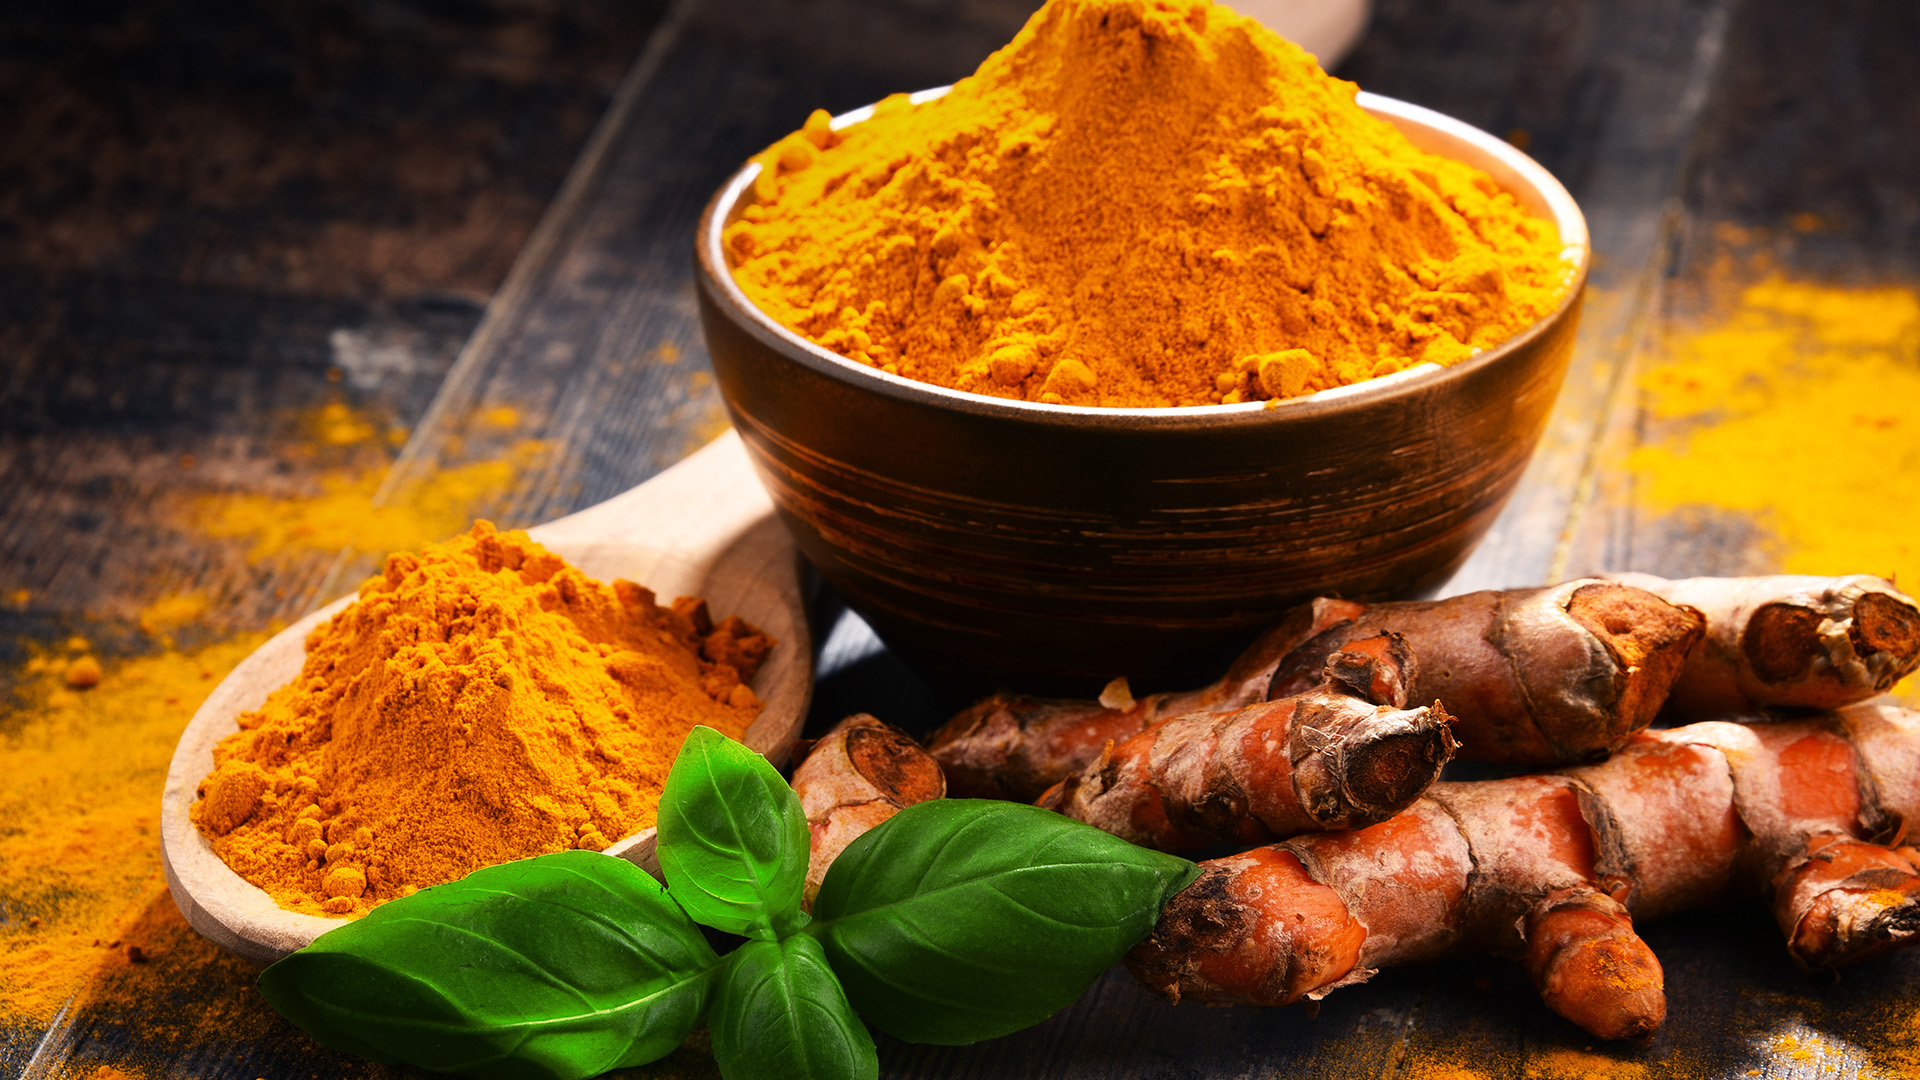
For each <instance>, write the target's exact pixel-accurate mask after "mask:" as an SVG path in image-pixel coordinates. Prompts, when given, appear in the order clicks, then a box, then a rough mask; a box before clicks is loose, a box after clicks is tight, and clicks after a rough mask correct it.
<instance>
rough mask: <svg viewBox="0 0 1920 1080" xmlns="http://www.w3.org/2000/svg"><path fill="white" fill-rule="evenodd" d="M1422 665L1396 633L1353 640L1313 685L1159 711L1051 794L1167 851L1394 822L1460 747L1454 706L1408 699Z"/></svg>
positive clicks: (1068, 809) (1056, 801) (1070, 812)
mask: <svg viewBox="0 0 1920 1080" xmlns="http://www.w3.org/2000/svg"><path fill="white" fill-rule="evenodd" d="M1412 667H1413V661H1412V660H1411V658H1410V657H1409V656H1408V654H1407V650H1406V645H1405V642H1403V641H1401V640H1400V638H1399V637H1397V636H1395V635H1392V634H1383V635H1380V636H1378V637H1372V638H1366V639H1363V640H1361V641H1356V642H1350V643H1348V644H1347V646H1346V647H1344V648H1342V649H1340V650H1338V651H1336V652H1334V653H1333V655H1332V656H1330V657H1329V658H1328V659H1327V663H1326V665H1325V667H1324V670H1323V679H1322V682H1321V684H1320V685H1319V686H1317V687H1315V688H1314V689H1312V690H1309V691H1307V692H1305V693H1302V694H1298V695H1295V696H1292V697H1285V698H1280V699H1278V700H1275V701H1264V702H1256V703H1254V704H1252V705H1247V706H1245V707H1243V708H1240V709H1237V710H1235V711H1233V712H1227V713H1218V712H1199V713H1193V714H1190V715H1187V716H1183V717H1176V718H1174V719H1171V720H1166V721H1163V722H1161V723H1158V724H1156V725H1154V726H1153V727H1150V728H1148V729H1147V730H1146V731H1143V732H1141V733H1140V734H1138V735H1134V736H1132V737H1131V738H1128V739H1126V740H1125V741H1123V742H1120V743H1119V744H1117V745H1115V746H1113V747H1111V748H1110V749H1109V750H1107V751H1106V752H1105V753H1104V754H1102V755H1101V757H1100V759H1099V760H1097V761H1095V762H1094V763H1093V764H1092V765H1089V766H1088V767H1087V768H1086V769H1085V770H1083V771H1082V772H1081V773H1080V774H1079V775H1077V776H1072V777H1069V778H1067V779H1066V780H1065V781H1063V782H1061V783H1060V784H1056V785H1055V786H1054V787H1052V788H1050V789H1049V790H1048V791H1047V793H1046V794H1045V795H1043V796H1041V798H1040V805H1041V806H1044V807H1047V808H1049V809H1053V810H1058V811H1060V812H1061V813H1063V814H1066V815H1067V816H1068V817H1072V818H1077V819H1078V820H1080V821H1084V822H1086V823H1087V824H1089V825H1094V826H1097V827H1098V828H1101V829H1105V830H1106V831H1108V832H1110V833H1113V834H1115V835H1117V836H1120V837H1123V838H1125V839H1127V840H1130V841H1132V842H1134V843H1136V844H1141V845H1144V846H1146V847H1154V848H1159V849H1161V850H1163V851H1186V850H1190V849H1192V848H1196V847H1200V846H1203V845H1205V844H1209V843H1213V842H1215V841H1220V840H1239V841H1243V842H1246V843H1263V842H1265V841H1268V840H1273V839H1277V838H1279V837H1283V836H1293V835H1296V834H1298V833H1303V832H1313V831H1318V830H1322V829H1346V828H1357V827H1359V826H1362V825H1369V824H1372V823H1373V822H1376V821H1384V820H1385V819H1387V818H1389V817H1392V816H1393V815H1394V814H1396V813H1398V812H1399V811H1400V810H1401V809H1403V808H1405V807H1406V805H1407V804H1408V803H1409V802H1411V801H1413V799H1414V798H1415V797H1417V796H1418V795H1419V794H1420V793H1421V792H1422V791H1424V790H1426V788H1427V786H1428V785H1429V784H1432V783H1433V781H1434V779H1435V778H1436V777H1438V776H1439V774H1440V767H1441V766H1442V765H1444V764H1446V762H1447V759H1448V758H1450V757H1452V756H1453V739H1452V738H1451V736H1449V734H1448V732H1447V719H1448V718H1447V714H1446V712H1445V710H1443V709H1441V708H1440V706H1439V705H1438V704H1435V705H1434V706H1433V707H1432V708H1416V709H1407V708H1405V706H1406V704H1407V684H1408V682H1409V681H1411V669H1412Z"/></svg>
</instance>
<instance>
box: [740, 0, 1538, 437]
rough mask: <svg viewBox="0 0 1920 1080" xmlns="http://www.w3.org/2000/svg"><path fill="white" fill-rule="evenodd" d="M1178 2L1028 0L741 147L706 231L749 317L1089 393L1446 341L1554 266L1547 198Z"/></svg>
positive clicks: (1233, 19) (1407, 359)
mask: <svg viewBox="0 0 1920 1080" xmlns="http://www.w3.org/2000/svg"><path fill="white" fill-rule="evenodd" d="M1355 90H1356V88H1355V87H1354V85H1353V84H1352V83H1348V82H1343V81H1340V80H1338V79H1334V78H1331V77H1329V76H1327V75H1326V74H1325V73H1324V72H1322V71H1321V70H1320V68H1319V66H1318V65H1317V64H1316V63H1315V62H1314V60H1313V58H1312V57H1311V56H1309V55H1308V54H1307V53H1305V52H1303V51H1301V50H1300V49H1299V48H1297V47H1295V46H1294V45H1292V44H1290V43H1288V42H1286V41H1284V40H1282V39H1281V38H1279V37H1278V36H1276V35H1274V34H1273V33H1271V32H1270V31H1268V30H1266V29H1265V28H1264V27H1262V26H1260V25H1259V24H1258V23H1256V22H1254V21H1253V20H1250V19H1246V18H1243V17H1241V16H1239V15H1236V14H1234V13H1233V12H1231V11H1229V10H1227V9H1226V8H1223V7H1215V6H1213V5H1211V4H1210V3H1208V2H1206V0H1051V2H1050V3H1048V4H1047V5H1046V6H1045V7H1044V8H1042V9H1041V10H1040V11H1039V12H1038V13H1037V14H1035V15H1034V16H1033V18H1032V20H1031V21H1029V22H1028V24H1027V25H1026V27H1025V28H1024V29H1023V30H1021V32H1020V33H1019V35H1018V36H1017V37H1015V38H1014V40H1013V42H1012V43H1011V44H1010V45H1008V46H1007V47H1006V48H1004V49H1002V50H1000V51H999V52H997V53H995V54H994V55H993V56H991V57H989V58H988V59H987V60H986V62H985V63H983V64H982V65H981V66H980V69H979V70H978V71H977V72H976V73H975V74H974V75H973V76H972V77H970V78H967V79H963V80H961V81H960V82H959V83H957V84H956V85H955V86H954V87H953V89H952V90H951V91H950V92H949V93H947V94H946V95H945V96H943V97H940V98H938V99H935V100H932V101H928V102H925V103H923V104H919V105H914V104H911V103H910V102H909V101H908V100H907V98H906V97H904V96H899V95H896V96H895V97H892V98H888V99H887V100H885V101H883V102H881V103H880V104H879V106H878V107H877V108H876V109H875V111H874V115H873V117H872V118H871V119H869V120H866V121H864V122H861V123H858V124H854V125H852V126H850V127H847V128H846V129H844V130H841V131H833V130H830V128H829V126H828V117H827V116H826V114H825V113H824V112H816V113H815V114H814V115H813V117H812V118H810V119H809V120H808V121H807V124H806V126H805V128H803V129H802V130H801V131H799V132H795V133H794V134H793V135H791V136H789V137H787V138H786V139H783V140H782V141H780V142H779V143H776V144H775V145H774V146H772V147H771V148H769V149H768V150H767V151H766V152H765V153H763V154H762V155H760V157H759V158H757V159H756V160H757V161H758V162H759V163H760V166H761V172H760V175H759V178H758V180H757V181H756V184H755V189H754V190H755V197H756V199H757V202H755V203H754V204H752V205H749V206H747V207H746V208H745V210H744V211H743V215H742V218H741V220H739V221H736V222H735V223H734V224H732V225H731V226H729V227H728V229H727V232H726V237H725V242H726V245H727V248H728V251H729V253H730V256H731V258H732V259H733V260H734V264H735V268H734V277H735V279H736V280H737V281H738V282H739V284H740V286H741V288H742V289H744V290H745V291H746V293H747V295H748V296H749V297H751V298H752V299H753V301H754V302H755V303H756V304H757V305H759V306H760V307H761V308H762V309H763V310H765V311H766V312H768V313H769V314H770V315H771V316H772V317H773V318H775V319H777V320H779V321H780V322H781V323H784V324H785V325H787V326H788V327H790V328H792V329H793V330H794V331H796V332H797V333H799V334H801V335H803V336H805V337H807V338H810V339H812V340H813V341H815V342H817V343H818V344H820V345H822V346H824V347H826V348H828V349H831V350H834V351H836V352H839V353H841V354H842V355H845V356H849V357H851V358H853V359H854V360H857V361H859V362H861V363H867V364H872V365H875V366H878V367H880V368H883V369H884V370H886V371H889V372H894V373H897V374H901V375H905V376H908V377H910V378H915V379H920V380H922V381H925V382H930V383H935V384H937V385H940V386H945V387H950V388H953V389H958V390H966V391H972V392H975V393H981V394H991V395H995V396H999V397H1007V398H1021V399H1025V400H1029V401H1044V402H1067V403H1073V404H1082V405H1099V406H1111V407H1144V406H1173V405H1207V404H1214V403H1233V402H1239V401H1246V400H1255V399H1270V398H1278V397H1290V396H1294V395H1297V394H1303V393H1310V392H1312V391H1316V390H1323V389H1327V388H1330V387H1334V386H1340V385H1344V384H1348V383H1353V382H1357V381H1359V380H1363V379H1367V378H1371V377H1375V376H1380V375H1385V374H1389V373H1391V372H1395V371H1399V370H1402V369H1404V368H1407V367H1409V366H1412V365H1414V364H1418V363H1421V362H1425V361H1433V362H1437V363H1441V364H1449V363H1454V362H1456V361H1459V360H1462V359H1464V358H1466V357H1468V356H1470V355H1472V354H1473V353H1474V352H1476V351H1478V350H1481V349H1485V348H1487V347H1490V346H1493V345H1496V344H1499V343H1500V342H1502V341H1504V340H1506V339H1507V338H1509V337H1511V336H1512V335H1514V334H1515V333H1516V332H1518V331H1520V330H1522V329H1524V328H1525V327H1527V326H1529V325H1530V324H1532V323H1534V322H1536V321H1537V320H1539V319H1540V318H1541V317H1542V316H1543V315H1545V314H1547V313H1548V312H1550V311H1551V310H1552V309H1553V308H1554V307H1555V305H1556V304H1557V303H1558V302H1559V301H1560V299H1561V297H1562V296H1563V295H1564V293H1565V290H1566V288H1567V285H1568V282H1569V278H1570V274H1571V264H1570V263H1569V262H1567V261H1564V260H1563V259H1562V248H1561V242H1560V238H1559V236H1558V234H1557V231H1556V229H1555V228H1554V226H1553V225H1552V223H1551V222H1547V221H1543V220H1540V219H1537V218H1534V217H1531V216H1529V215H1528V214H1527V213H1526V212H1524V211H1523V210H1522V209H1521V208H1520V206H1519V205H1518V204H1517V203H1516V202H1515V200H1514V198H1513V197H1512V196H1511V195H1510V194H1508V193H1506V192H1503V191H1501V190H1500V189H1499V187H1498V186H1497V185H1496V184H1495V183H1494V182H1493V181H1492V180H1491V179H1490V178H1489V177H1488V176H1487V175H1486V174H1484V173H1482V172H1480V171H1479V170H1477V169H1474V168H1471V167H1469V166H1467V165H1464V164H1461V163H1459V162H1455V161H1451V160H1447V159H1445V158H1440V157H1436V156H1433V155H1430V154H1426V153H1422V152H1420V151H1418V150H1416V149H1414V147H1413V146H1412V145H1411V144H1410V143H1408V141H1407V140H1406V139H1405V138H1404V137H1403V136H1401V135H1400V133H1399V132H1398V131H1397V130H1396V129H1394V128H1393V127H1392V126H1391V125H1389V124H1387V123H1385V122H1383V121H1379V120H1376V119H1374V118H1372V117H1370V116H1368V115H1367V114H1366V112H1365V111H1363V110H1362V109H1360V108H1359V107H1358V106H1357V105H1356V104H1355V103H1354V93H1355Z"/></svg>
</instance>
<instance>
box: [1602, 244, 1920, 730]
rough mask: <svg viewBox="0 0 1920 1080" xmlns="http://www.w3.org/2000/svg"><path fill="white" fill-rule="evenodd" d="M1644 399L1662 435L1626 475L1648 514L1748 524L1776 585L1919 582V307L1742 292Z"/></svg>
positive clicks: (1670, 354)
mask: <svg viewBox="0 0 1920 1080" xmlns="http://www.w3.org/2000/svg"><path fill="white" fill-rule="evenodd" d="M1641 389H1642V393H1643V395H1644V401H1645V405H1646V410H1647V413H1648V415H1649V416H1650V418H1651V419H1652V420H1653V421H1655V423H1656V424H1658V425H1659V428H1658V431H1657V433H1656V437H1655V438H1653V439H1652V440H1650V441H1649V443H1648V444H1647V445H1644V446H1642V447H1640V448H1639V449H1637V450H1635V451H1634V452H1633V454H1632V455H1631V457H1630V458H1629V459H1628V462H1627V464H1628V468H1629V469H1630V471H1631V473H1632V475H1633V476H1634V478H1635V480H1636V481H1637V482H1638V484H1639V497H1640V498H1641V499H1642V500H1644V501H1645V503H1646V504H1647V505H1649V506H1650V507H1651V508H1652V509H1654V510H1656V511H1662V512H1671V511H1676V510H1680V509H1682V508H1686V507H1706V508H1710V509H1713V510H1721V511H1734V512H1737V513H1740V514H1743V515H1746V516H1748V517H1750V518H1752V519H1753V520H1754V521H1755V522H1756V523H1758V524H1759V525H1760V526H1761V527H1762V528H1764V529H1765V530H1767V531H1768V532H1769V533H1770V534H1771V536H1772V538H1773V539H1774V540H1775V541H1776V542H1777V545H1778V557H1779V568H1780V570H1782V571H1784V572H1787V573H1802V574H1843V573H1871V574H1879V575H1882V576H1884V577H1888V578H1893V579H1895V580H1896V581H1897V582H1898V583H1899V584H1901V585H1902V586H1904V587H1906V588H1907V589H1912V588H1913V586H1914V585H1915V584H1916V583H1920V499H1916V498H1915V497H1914V494H1913V485H1914V478H1915V477H1917V476H1920V411H1917V407H1920V293H1916V292H1915V291H1914V290H1911V289H1904V288H1879V289H1849V288H1836V287H1832V286H1825V285H1818V284H1809V283H1805V282H1790V281H1784V280H1771V281H1766V282H1762V283H1760V284H1757V285H1753V286H1751V287H1749V288H1747V289H1746V290H1744V292H1742V293H1741V294H1740V297H1739V300H1738V301H1737V303H1736V304H1735V305H1734V307H1733V309H1732V310H1731V311H1730V312H1727V313H1725V314H1724V315H1722V316H1720V317H1717V318H1715V319H1713V320H1712V321H1711V322H1709V323H1707V324H1705V325H1701V326H1695V327H1689V328H1684V329H1682V330H1680V331H1678V332H1676V333H1675V334H1673V335H1672V336H1671V337H1670V338H1669V339H1668V341H1667V342H1666V347H1665V350H1664V355H1663V356H1662V357H1661V358H1660V360H1659V361H1658V362H1657V363H1655V364H1654V365H1653V366H1652V367H1651V368H1650V369H1649V370H1648V371H1647V372H1646V374H1645V375H1644V376H1643V377H1642V378H1641ZM1911 682H1912V680H1909V684H1908V685H1907V688H1906V692H1908V693H1911V691H1912V687H1911V685H1910V684H1911Z"/></svg>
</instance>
